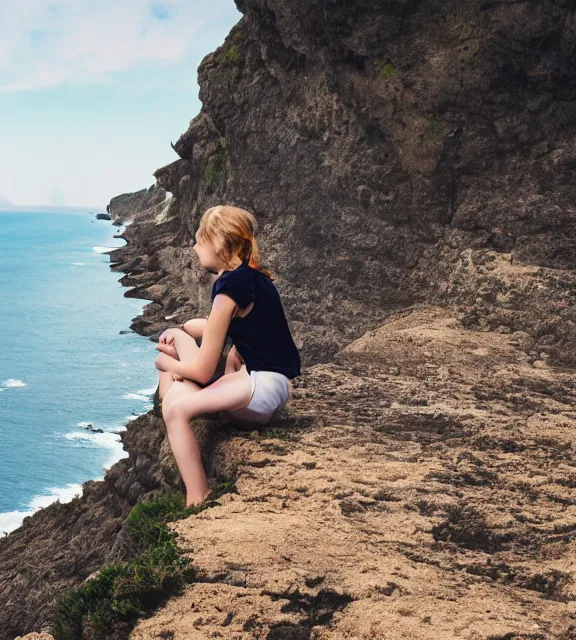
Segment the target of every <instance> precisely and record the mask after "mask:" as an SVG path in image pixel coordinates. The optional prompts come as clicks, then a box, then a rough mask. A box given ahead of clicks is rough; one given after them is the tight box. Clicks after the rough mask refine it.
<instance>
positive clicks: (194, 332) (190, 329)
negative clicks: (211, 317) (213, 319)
mask: <svg viewBox="0 0 576 640" xmlns="http://www.w3.org/2000/svg"><path fill="white" fill-rule="evenodd" d="M207 322H208V319H207V318H192V320H187V321H186V322H185V323H184V324H183V325H182V329H183V330H184V331H185V332H186V333H187V334H188V335H189V336H192V337H193V338H201V337H202V335H203V334H204V329H205V328H206V323H207Z"/></svg>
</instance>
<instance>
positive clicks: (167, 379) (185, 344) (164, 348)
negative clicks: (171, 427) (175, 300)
mask: <svg viewBox="0 0 576 640" xmlns="http://www.w3.org/2000/svg"><path fill="white" fill-rule="evenodd" d="M173 331H174V332H177V333H178V334H181V335H178V344H179V345H180V350H181V351H182V352H183V353H186V354H187V355H188V357H193V356H194V349H196V350H197V349H199V347H198V345H197V343H196V340H195V339H194V338H192V337H191V336H189V335H188V334H187V333H186V332H185V331H182V329H173ZM184 336H185V337H184ZM186 338H188V339H186ZM159 344H160V343H159ZM160 346H161V349H159V351H160V352H163V353H167V354H168V355H169V356H172V357H173V358H176V360H181V358H180V356H179V355H178V350H177V347H176V339H174V342H173V344H171V345H165V344H162V345H160ZM158 374H159V378H160V381H159V390H158V395H159V396H160V400H163V399H164V396H165V395H166V392H167V391H168V389H169V388H170V387H171V386H172V383H173V382H174V379H173V378H172V373H171V372H170V371H160V370H159V371H158Z"/></svg>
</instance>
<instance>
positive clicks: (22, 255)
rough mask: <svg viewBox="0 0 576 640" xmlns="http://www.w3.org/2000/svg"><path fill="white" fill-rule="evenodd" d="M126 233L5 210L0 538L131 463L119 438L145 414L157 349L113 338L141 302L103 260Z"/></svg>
mask: <svg viewBox="0 0 576 640" xmlns="http://www.w3.org/2000/svg"><path fill="white" fill-rule="evenodd" d="M124 228H125V227H115V226H113V225H112V224H111V223H110V221H106V220H96V218H95V216H94V215H93V214H92V213H88V212H84V213H40V212H22V211H18V212H15V211H8V212H7V211H0V330H1V336H2V358H0V535H3V534H2V532H10V531H12V530H14V529H15V528H17V527H18V526H20V524H21V523H22V519H23V518H24V517H25V516H26V515H30V514H31V513H33V512H34V511H36V510H37V509H38V508H41V507H44V506H47V505H48V504H50V503H52V502H54V501H55V500H56V499H59V500H60V501H61V502H67V501H69V500H71V499H72V498H73V497H74V495H76V494H78V493H80V491H81V483H82V482H85V481H86V480H89V479H102V478H103V477H104V473H105V470H106V469H107V468H109V467H110V466H111V465H112V464H113V463H114V462H116V461H117V460H119V459H120V458H122V457H126V456H127V455H128V454H127V453H126V452H125V451H124V450H123V448H122V444H121V442H120V436H119V435H118V433H115V432H119V431H121V430H123V429H125V428H126V424H127V421H128V420H130V419H133V418H135V417H136V416H137V415H140V414H142V413H145V412H146V411H148V410H149V409H150V408H151V402H152V395H153V393H154V391H155V389H156V385H157V382H158V376H157V371H156V368H155V366H154V360H155V358H156V355H157V354H158V352H157V351H156V349H155V346H156V345H155V343H154V342H152V341H150V340H149V339H147V338H145V337H143V336H140V335H138V334H136V333H134V332H129V333H125V334H121V333H120V332H121V331H123V330H124V331H126V330H129V327H130V322H131V320H132V319H133V318H134V317H135V316H137V315H139V314H140V313H141V311H142V308H143V306H145V305H146V304H148V301H146V300H141V299H135V298H125V297H124V293H125V292H126V291H127V290H128V289H127V288H126V287H123V286H122V285H121V284H120V283H119V282H118V280H119V279H120V278H121V277H122V275H123V274H122V273H120V272H114V271H112V270H111V269H110V266H109V262H110V258H109V256H108V255H107V254H106V253H105V250H106V248H110V247H120V246H123V245H124V244H125V242H124V240H122V239H121V238H113V235H114V234H117V233H119V232H121V231H122V230H123V229H124ZM88 424H92V426H93V428H94V429H98V428H99V429H103V430H104V432H103V433H92V432H90V431H89V430H86V429H85V428H83V427H85V426H87V425H88Z"/></svg>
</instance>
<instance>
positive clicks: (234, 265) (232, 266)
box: [218, 259, 244, 276]
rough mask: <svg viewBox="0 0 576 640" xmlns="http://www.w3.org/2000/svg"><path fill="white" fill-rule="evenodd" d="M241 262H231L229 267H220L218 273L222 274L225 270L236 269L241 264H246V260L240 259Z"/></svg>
mask: <svg viewBox="0 0 576 640" xmlns="http://www.w3.org/2000/svg"><path fill="white" fill-rule="evenodd" d="M238 260H239V262H235V263H234V264H230V265H228V266H227V267H222V269H220V271H218V275H219V276H221V275H222V274H223V273H224V271H234V269H237V268H238V267H240V266H241V265H243V264H244V261H242V260H240V259H238Z"/></svg>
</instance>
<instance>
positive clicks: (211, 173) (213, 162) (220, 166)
mask: <svg viewBox="0 0 576 640" xmlns="http://www.w3.org/2000/svg"><path fill="white" fill-rule="evenodd" d="M225 176H226V162H225V159H224V153H223V152H222V151H220V150H219V151H218V152H217V153H215V154H214V155H213V156H212V157H211V158H210V159H209V160H208V165H207V166H206V170H205V171H204V181H205V182H206V184H207V185H208V186H209V187H211V186H212V185H213V184H214V183H215V182H218V181H219V180H221V179H225Z"/></svg>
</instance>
